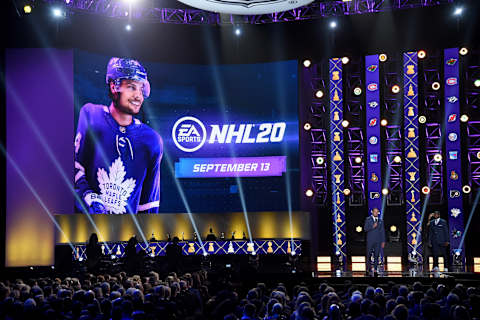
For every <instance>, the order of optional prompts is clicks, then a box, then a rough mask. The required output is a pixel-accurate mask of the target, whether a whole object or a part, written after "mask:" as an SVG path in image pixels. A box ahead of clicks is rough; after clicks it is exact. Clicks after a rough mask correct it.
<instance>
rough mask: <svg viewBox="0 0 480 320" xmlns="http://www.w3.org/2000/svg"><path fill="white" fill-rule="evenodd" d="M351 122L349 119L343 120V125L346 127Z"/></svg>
mask: <svg viewBox="0 0 480 320" xmlns="http://www.w3.org/2000/svg"><path fill="white" fill-rule="evenodd" d="M349 124H350V122H348V120H343V121H342V127H344V128H346V127H348V125H349Z"/></svg>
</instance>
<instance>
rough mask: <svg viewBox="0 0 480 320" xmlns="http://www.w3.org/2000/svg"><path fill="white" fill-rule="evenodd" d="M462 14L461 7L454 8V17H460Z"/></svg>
mask: <svg viewBox="0 0 480 320" xmlns="http://www.w3.org/2000/svg"><path fill="white" fill-rule="evenodd" d="M462 13H463V8H462V7H457V8H455V11H453V14H454V15H456V16H461V15H462Z"/></svg>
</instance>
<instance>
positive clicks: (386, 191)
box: [382, 188, 388, 196]
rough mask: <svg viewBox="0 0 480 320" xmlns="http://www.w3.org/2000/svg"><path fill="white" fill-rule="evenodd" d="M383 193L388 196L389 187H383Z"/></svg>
mask: <svg viewBox="0 0 480 320" xmlns="http://www.w3.org/2000/svg"><path fill="white" fill-rule="evenodd" d="M382 194H383V195H384V196H386V195H387V194H388V189H387V188H383V189H382Z"/></svg>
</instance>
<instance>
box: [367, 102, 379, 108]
mask: <svg viewBox="0 0 480 320" xmlns="http://www.w3.org/2000/svg"><path fill="white" fill-rule="evenodd" d="M368 106H369V107H370V108H376V107H378V102H377V101H370V102H369V103H368Z"/></svg>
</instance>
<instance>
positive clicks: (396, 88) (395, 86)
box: [392, 84, 400, 93]
mask: <svg viewBox="0 0 480 320" xmlns="http://www.w3.org/2000/svg"><path fill="white" fill-rule="evenodd" d="M399 92H400V86H399V85H398V84H396V85H394V86H393V87H392V93H399Z"/></svg>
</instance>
